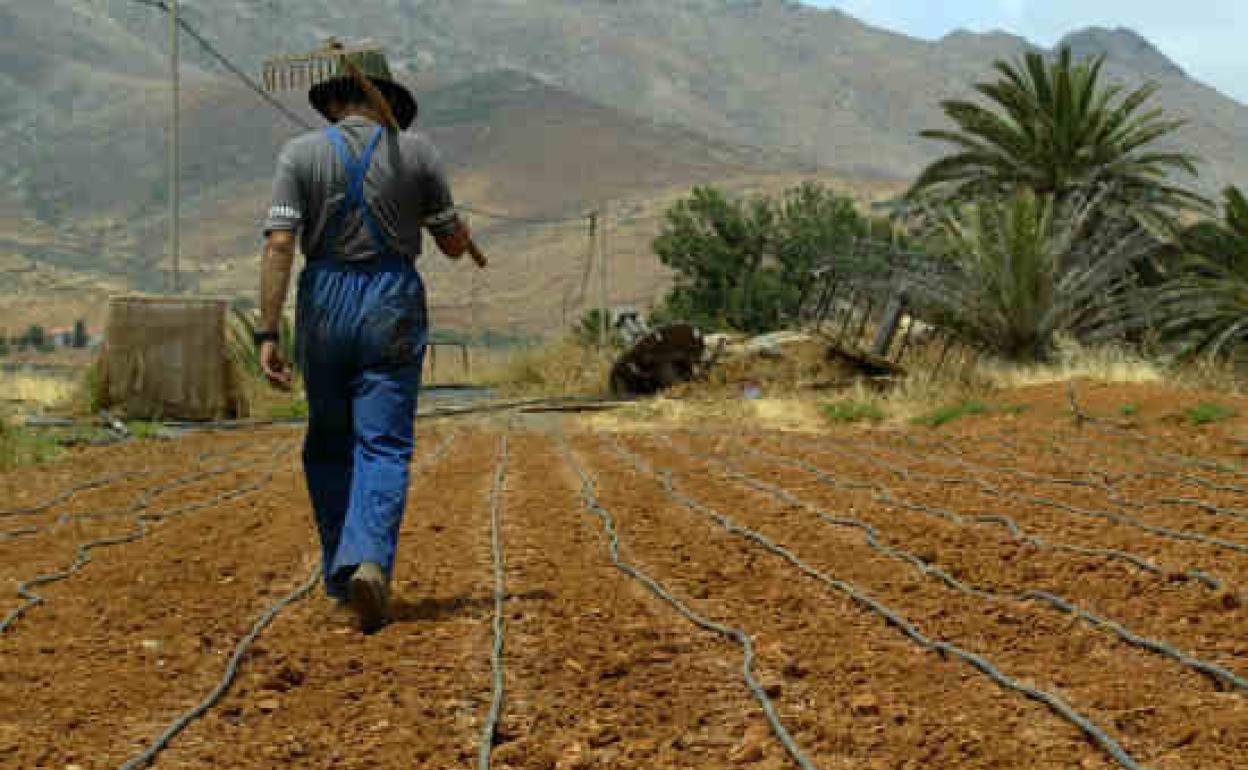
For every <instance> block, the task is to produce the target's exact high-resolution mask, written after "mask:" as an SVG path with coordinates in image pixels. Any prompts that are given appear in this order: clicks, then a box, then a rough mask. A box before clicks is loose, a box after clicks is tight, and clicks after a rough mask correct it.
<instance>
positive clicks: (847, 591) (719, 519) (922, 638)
mask: <svg viewBox="0 0 1248 770" xmlns="http://www.w3.org/2000/svg"><path fill="white" fill-rule="evenodd" d="M613 446H614V449H615V451H616V453H617V454H619V455H620V456H621V457H622V458H624V459H625V460H626V461H628V462H630V463H631V464H632V465H633V466H634V467H635V468H636V469H637V470H638V471H639V472H641V473H643V474H645V475H649V476H655V477H657V479H658V481H659V484H660V486H661V487H662V488H663V490H664V491H665V493H666V494H667V496H668V497H670V498H671V499H672V500H674V501H676V502H677V503H678V504H680V505H682V506H684V507H685V508H687V509H689V510H691V511H694V512H696V513H700V514H702V515H704V516H706V517H708V518H710V519H711V520H712V521H714V522H715V523H717V524H718V525H719V526H720V527H722V528H723V529H725V530H726V531H728V532H730V533H732V534H734V535H737V536H739V537H741V538H744V539H746V540H748V541H750V542H753V543H755V544H756V545H759V546H761V547H763V548H764V549H765V550H767V551H768V552H770V553H771V554H773V555H775V556H777V557H779V558H781V559H783V560H785V561H787V562H788V563H789V564H791V565H793V566H794V567H796V568H797V569H798V570H799V571H800V572H802V573H803V574H805V575H806V576H807V577H810V578H812V579H814V580H816V581H818V582H820V583H822V584H824V585H826V586H827V587H829V588H831V589H833V590H834V591H836V592H838V593H841V594H844V595H845V596H847V597H849V598H850V599H851V600H853V602H854V603H856V604H858V605H859V606H860V607H863V608H864V609H866V610H868V611H870V612H872V613H873V614H875V615H877V616H879V617H881V618H883V619H884V621H885V622H886V623H887V624H888V625H890V626H892V627H894V628H896V629H897V630H898V631H900V632H901V633H902V634H903V635H905V636H906V637H907V638H908V639H910V640H911V641H912V642H914V643H915V644H917V645H918V646H919V647H921V648H923V649H924V650H927V651H929V652H934V653H937V654H939V655H948V656H951V657H955V658H957V659H959V660H961V661H963V662H964V663H966V664H968V665H970V666H971V667H972V668H974V669H976V670H977V671H979V672H980V673H982V674H984V675H985V676H987V677H988V678H989V679H991V680H992V681H993V682H996V683H997V684H998V685H1000V686H1001V687H1003V688H1005V689H1007V690H1012V691H1014V692H1017V693H1019V694H1021V695H1023V696H1025V697H1027V698H1029V699H1031V700H1035V701H1037V702H1039V703H1043V704H1044V705H1046V706H1048V707H1049V709H1050V710H1051V711H1053V712H1054V713H1055V714H1057V715H1058V716H1059V717H1061V718H1062V719H1064V720H1066V721H1067V722H1069V723H1070V724H1072V725H1074V726H1075V727H1077V728H1078V729H1079V730H1080V731H1082V732H1083V734H1084V735H1086V736H1087V737H1088V738H1089V739H1090V740H1091V741H1092V742H1093V743H1095V744H1096V745H1097V746H1098V747H1100V749H1101V750H1102V751H1104V752H1105V753H1106V754H1107V755H1108V756H1109V757H1111V758H1112V759H1113V760H1114V761H1115V762H1117V763H1118V764H1119V765H1121V766H1122V767H1123V768H1126V770H1147V767H1146V766H1145V765H1143V764H1141V763H1139V762H1138V761H1136V760H1135V759H1134V758H1133V757H1132V756H1131V755H1130V754H1128V753H1127V751H1126V750H1125V749H1123V747H1122V746H1121V745H1120V744H1119V743H1118V742H1117V741H1115V740H1114V739H1113V738H1112V737H1110V735H1109V734H1108V733H1106V732H1105V731H1104V730H1102V729H1101V728H1100V727H1098V726H1097V725H1096V724H1094V723H1093V722H1092V721H1091V720H1090V719H1089V718H1088V717H1086V716H1084V715H1082V714H1080V713H1079V712H1078V711H1075V709H1074V708H1072V707H1071V706H1070V705H1069V704H1067V703H1066V701H1064V700H1062V698H1060V697H1059V696H1057V695H1054V694H1053V693H1050V692H1047V691H1045V690H1041V689H1038V688H1036V687H1032V686H1030V685H1028V684H1024V683H1023V682H1020V681H1019V680H1017V679H1014V678H1013V677H1011V676H1009V675H1008V674H1005V673H1004V672H1002V671H1001V670H1000V669H998V668H997V667H996V666H995V665H993V663H992V662H991V661H989V660H988V659H987V658H985V657H984V656H982V655H978V654H976V653H973V652H969V651H967V650H964V649H962V648H961V647H958V646H957V645H954V644H952V643H950V642H945V641H939V640H936V639H932V638H931V637H928V636H926V635H925V634H924V633H923V632H922V631H920V630H919V629H918V627H917V626H915V625H914V624H913V623H912V622H911V621H910V620H908V619H907V618H905V617H904V616H902V615H901V614H900V613H898V612H897V611H895V610H893V609H892V608H890V607H888V606H887V605H885V604H883V603H882V602H880V601H878V600H876V599H873V598H872V597H870V596H869V595H867V594H866V593H865V592H863V591H862V589H860V588H859V587H858V586H856V585H854V584H853V583H850V582H848V581H844V580H840V579H838V578H835V577H832V576H830V575H828V574H826V573H824V572H821V571H819V570H817V569H815V568H814V567H812V566H810V565H809V564H807V563H806V562H805V561H803V560H802V559H801V558H800V557H799V556H797V554H795V553H793V551H791V550H789V549H788V548H785V547H784V546H782V545H779V544H777V543H776V542H775V541H773V540H771V539H770V538H768V537H767V536H766V535H763V534H762V533H760V532H757V531H755V530H753V529H750V528H748V527H745V526H742V525H740V524H738V523H736V522H735V521H733V520H732V519H730V518H729V517H727V516H725V515H724V514H722V513H720V512H718V511H716V510H714V509H712V508H709V507H707V506H705V505H702V504H701V503H699V502H698V501H696V500H694V499H692V498H690V497H688V496H686V495H684V494H682V493H681V492H680V491H679V490H678V489H676V486H675V484H674V482H673V481H672V477H671V474H664V473H662V472H659V471H656V470H655V469H654V468H652V467H650V466H649V465H647V464H646V463H645V461H644V460H642V459H641V458H640V457H638V456H637V455H636V454H633V453H632V452H630V451H628V450H627V449H625V448H624V447H623V446H621V445H620V444H619V442H618V441H614V440H613Z"/></svg>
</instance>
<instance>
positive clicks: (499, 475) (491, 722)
mask: <svg viewBox="0 0 1248 770" xmlns="http://www.w3.org/2000/svg"><path fill="white" fill-rule="evenodd" d="M507 460H508V454H507V434H506V433H504V434H503V437H502V439H500V441H499V448H498V464H497V467H496V469H495V471H494V484H493V486H492V487H491V488H490V554H491V560H492V561H493V563H494V618H493V621H492V627H493V630H494V644H493V646H492V647H491V650H490V671H491V674H492V694H491V697H490V709H489V712H488V713H487V714H486V717H485V722H484V724H483V725H482V726H481V742H480V744H479V745H478V747H477V768H478V770H489V768H490V756H491V754H492V753H493V752H494V740H495V736H496V735H497V733H498V722H499V719H500V718H501V717H502V713H503V695H504V685H505V682H504V678H503V673H504V672H503V648H504V641H505V638H506V625H505V624H506V621H505V620H504V617H503V612H504V604H505V603H506V601H507V585H506V570H507V563H506V560H505V558H504V555H503V539H502V513H503V491H504V489H505V486H506V483H507Z"/></svg>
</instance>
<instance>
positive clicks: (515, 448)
mask: <svg viewBox="0 0 1248 770" xmlns="http://www.w3.org/2000/svg"><path fill="white" fill-rule="evenodd" d="M1209 398H1211V397H1209V396H1207V395H1204V394H1200V393H1195V392H1185V391H1174V390H1170V389H1167V388H1164V387H1162V386H1159V385H1135V386H1116V387H1103V386H1093V385H1090V384H1084V385H1081V386H1080V389H1079V391H1078V401H1077V403H1078V405H1079V409H1080V411H1081V412H1083V413H1085V414H1087V415H1088V416H1092V417H1095V418H1098V419H1097V421H1092V422H1083V423H1079V422H1077V421H1076V420H1074V419H1073V417H1072V413H1071V408H1070V401H1069V398H1068V394H1067V391H1066V390H1065V388H1064V387H1062V386H1045V387H1037V388H1033V389H1030V390H1027V391H1022V392H1018V393H1015V394H1011V398H1010V403H1011V404H1015V405H1020V406H1023V407H1026V408H1025V409H1013V410H1010V411H1009V412H1008V413H1007V412H999V413H992V414H985V415H979V416H972V417H967V418H965V419H963V420H959V421H956V422H953V423H950V424H948V425H946V426H944V427H941V428H936V429H932V428H918V427H910V426H906V427H900V426H891V427H879V428H871V429H861V428H848V427H829V428H827V429H825V430H820V431H783V432H782V431H777V430H762V429H751V428H749V427H748V426H744V425H740V424H736V425H728V426H724V425H707V426H705V427H704V428H702V429H691V428H690V427H688V426H685V427H682V428H679V429H674V428H673V429H662V430H649V431H640V430H634V429H631V428H630V429H628V430H616V431H601V430H599V431H592V430H588V429H586V427H585V425H584V424H583V423H578V422H576V421H574V420H569V421H567V422H562V421H558V420H555V419H553V418H548V419H544V420H541V421H536V420H533V421H529V420H524V419H516V420H512V421H510V422H507V421H505V420H504V419H501V418H500V419H496V420H493V421H490V422H471V423H470V422H451V421H444V422H440V423H436V424H428V425H422V427H421V439H422V440H421V444H420V447H419V449H418V452H417V458H416V461H415V466H414V473H413V477H412V484H411V490H410V497H409V508H408V516H407V519H406V522H405V525H404V530H403V541H402V543H401V546H400V563H399V565H398V568H397V575H396V584H395V594H396V595H395V612H394V614H395V618H394V622H393V623H392V624H391V625H389V626H388V627H387V628H385V629H384V630H383V631H382V632H381V633H379V634H377V635H375V636H371V637H364V636H362V635H360V634H359V633H358V632H357V631H355V630H354V628H352V627H351V626H350V625H348V624H346V623H344V622H343V621H342V619H341V618H340V617H338V616H337V615H336V614H335V613H334V611H333V609H332V607H331V606H330V603H329V602H328V600H327V599H326V598H325V597H324V595H323V593H321V592H320V591H319V589H318V590H316V591H313V592H312V593H311V594H310V595H307V596H305V597H302V598H297V599H296V600H295V601H294V602H293V603H291V604H290V605H289V606H287V607H285V608H284V609H283V610H282V611H281V612H280V613H279V614H277V616H276V617H275V619H274V620H273V622H272V624H271V625H269V626H268V627H267V628H265V629H264V630H263V631H262V632H261V633H260V635H259V636H258V638H257V639H256V640H255V642H254V644H252V645H250V646H249V647H248V648H247V650H246V653H245V655H243V657H242V658H241V662H240V665H239V666H238V672H237V678H236V679H235V680H233V681H232V683H231V687H230V688H229V690H228V691H227V692H226V693H225V694H224V696H223V697H222V698H221V699H220V701H219V702H217V703H215V704H214V705H213V706H212V707H211V708H209V709H207V711H206V712H205V713H203V714H202V715H201V716H200V717H199V718H197V719H194V720H192V721H190V723H189V724H188V725H187V726H186V728H185V730H183V731H181V732H180V733H178V734H177V735H176V736H175V737H174V738H173V739H172V741H171V742H170V743H169V745H168V747H167V748H166V749H165V750H164V751H163V752H162V753H160V754H159V755H158V757H157V758H156V762H155V767H158V768H221V769H225V768H230V769H234V768H239V769H241V768H278V767H292V768H293V767H300V768H302V767H307V768H343V769H346V768H360V769H363V768H412V767H417V768H438V769H442V768H452V767H472V766H474V765H477V763H478V752H479V749H480V745H481V743H482V740H483V728H484V727H486V726H487V715H488V713H489V710H490V706H491V702H492V698H493V697H494V694H495V690H494V681H493V679H492V663H493V659H492V654H491V653H492V650H493V649H494V644H495V639H496V637H495V624H494V622H495V620H496V619H495V609H494V608H495V595H494V586H495V583H494V581H495V577H496V572H495V561H494V558H493V550H492V525H493V522H494V521H495V514H497V521H498V522H499V524H500V527H499V530H498V531H497V533H496V534H497V536H498V544H499V546H500V551H501V554H502V557H503V562H502V571H501V576H502V580H503V584H504V586H505V595H504V596H503V602H502V606H503V608H504V612H503V614H502V616H501V618H499V620H501V621H502V622H501V628H502V642H503V647H502V655H501V663H502V673H503V683H504V688H503V690H502V700H501V710H500V712H499V719H498V722H497V729H496V730H495V731H494V732H493V735H492V738H490V739H489V751H488V756H489V759H490V761H491V764H492V766H493V767H496V768H526V769H533V770H537V769H539V768H541V769H553V770H577V769H585V768H608V767H609V768H637V769H638V770H640V769H641V768H729V767H757V768H764V769H771V768H787V767H797V766H799V765H803V764H804V766H805V767H812V768H820V769H821V770H842V769H845V770H847V769H848V768H868V769H869V770H901V769H907V770H911V769H913V770H917V769H918V768H923V769H924V770H928V769H936V768H940V769H943V768H955V767H956V768H965V769H969V770H980V769H987V768H1018V769H1019V770H1023V769H1032V768H1045V769H1047V768H1052V769H1053V770H1057V769H1058V768H1062V769H1063V770H1068V769H1070V768H1078V769H1081V770H1099V769H1101V768H1115V767H1128V768H1137V767H1138V768H1153V769H1154V770H1180V768H1184V769H1188V770H1233V769H1234V768H1242V767H1244V766H1245V760H1244V757H1246V756H1248V608H1246V607H1245V603H1246V602H1248V470H1245V469H1244V468H1246V467H1248V460H1246V455H1248V443H1245V441H1244V439H1242V438H1240V437H1245V438H1248V423H1246V422H1245V420H1244V419H1243V418H1240V417H1232V418H1229V419H1226V420H1221V421H1217V422H1214V423H1211V424H1208V425H1204V426H1196V425H1193V424H1191V421H1190V420H1186V419H1185V418H1184V414H1185V410H1186V409H1188V408H1189V407H1192V406H1195V405H1197V404H1200V403H1202V402H1204V401H1207V400H1209ZM1219 400H1220V401H1221V402H1223V403H1225V404H1226V405H1228V406H1232V407H1235V408H1237V409H1239V410H1240V413H1241V414H1248V404H1246V403H1243V400H1242V399H1234V398H1231V397H1219ZM1126 406H1130V407H1132V408H1131V409H1126V410H1124V409H1123V407H1126ZM299 440H300V434H299V431H298V430H296V429H265V430H258V431H255V432H251V433H245V434H244V433H237V432H225V433H220V434H204V435H196V436H192V437H188V438H184V439H182V440H179V441H176V442H139V443H132V444H129V445H126V446H122V447H117V448H111V449H91V450H84V451H82V452H80V453H77V454H75V455H74V456H72V457H71V458H69V459H67V460H65V461H62V462H58V463H55V464H53V465H50V466H45V467H43V468H40V469H37V470H32V469H27V470H24V471H20V472H15V473H12V474H8V475H6V476H0V581H3V584H4V586H5V588H6V592H5V594H4V595H3V599H2V600H0V614H2V613H9V612H10V611H15V612H17V613H19V614H18V615H17V616H16V617H15V618H14V619H13V620H12V622H11V624H10V625H9V626H8V627H7V628H6V629H5V630H3V631H0V693H2V695H0V766H4V767H12V768H56V769H57V770H65V769H68V768H79V769H80V770H96V769H102V768H118V767H123V766H124V765H125V763H126V762H127V760H128V759H130V758H131V757H134V756H136V755H138V754H139V753H140V752H142V751H143V750H144V748H145V747H147V746H148V745H149V744H150V743H151V742H152V741H153V740H154V739H155V738H156V737H157V736H158V735H160V734H161V733H162V732H163V731H164V730H165V729H166V728H167V727H169V726H170V725H171V724H172V723H174V721H175V720H176V719H178V718H179V717H180V716H181V715H183V714H185V713H187V712H188V711H189V710H190V709H192V708H193V707H194V706H196V704H198V703H200V702H201V701H202V700H203V699H204V698H205V697H206V696H207V695H208V694H209V693H210V692H211V691H212V690H213V689H214V687H216V686H217V685H218V684H219V683H220V682H221V681H222V678H223V676H224V675H225V674H226V672H227V670H228V669H229V668H230V661H231V655H233V654H234V652H235V649H236V647H237V646H238V645H239V643H240V641H242V640H243V639H244V637H245V636H246V635H247V634H248V632H249V631H250V630H251V629H252V627H253V624H255V623H256V621H257V620H258V619H259V618H260V617H261V616H262V615H263V614H264V613H265V612H266V610H267V609H269V608H270V607H272V606H273V605H274V604H275V603H276V602H278V601H279V600H281V599H282V598H283V597H287V596H288V595H290V594H291V592H292V591H294V590H295V589H296V588H297V587H298V586H299V585H300V584H302V583H304V582H305V581H306V579H307V577H308V575H309V574H310V571H311V570H312V569H313V568H314V567H315V564H316V546H315V543H314V540H313V534H312V530H311V524H310V516H309V513H308V503H307V497H306V494H305V492H304V490H303V486H302V479H301V477H300V475H299V464H298V442H299ZM504 442H505V445H504ZM504 446H505V453H504ZM504 458H505V460H504ZM504 462H505V464H503V465H501V466H500V463H504ZM500 479H501V486H496V481H498V480H500ZM70 491H72V492H73V493H72V494H66V493H67V492H70ZM46 503H51V504H50V505H47V504H46ZM144 522H150V523H144ZM612 532H614V533H615V535H616V536H618V558H619V561H620V564H621V565H624V566H625V567H626V569H621V568H620V567H619V566H617V564H616V563H615V562H613V560H612V553H611V550H610V547H609V546H610V544H611V542H612V541H611V538H610V533H612ZM127 535H129V536H130V537H127V538H126V539H127V540H130V542H117V543H115V544H110V542H109V541H113V540H117V539H119V538H121V537H122V536H127ZM101 540H103V541H105V542H103V543H99V544H98V545H95V546H94V547H91V548H88V549H86V550H85V553H86V555H87V556H89V558H90V561H89V562H85V563H84V562H83V560H82V558H81V555H82V554H83V553H84V551H83V549H82V548H81V546H83V544H87V543H92V542H93V541H95V542H97V543H98V542H99V541H101ZM71 566H72V567H74V568H75V570H74V571H73V573H72V574H71V575H69V576H68V577H67V578H66V579H64V580H61V581H59V582H53V583H49V584H47V585H41V586H38V587H35V588H33V589H32V590H33V591H34V593H35V594H38V595H39V596H40V597H41V598H42V602H41V603H37V604H30V602H29V601H27V600H25V599H23V598H22V597H20V596H19V595H18V594H17V593H16V591H15V590H13V589H14V588H15V587H16V585H17V584H18V583H19V582H20V581H23V580H28V579H30V578H33V577H36V576H39V575H43V574H48V573H55V572H58V571H60V570H64V569H66V568H70V567H71ZM660 594H661V595H660ZM664 597H666V598H664ZM669 599H670V600H671V601H669ZM673 602H674V603H673ZM734 635H735V636H734ZM741 639H748V640H749V641H750V642H751V644H752V653H753V659H752V661H751V662H750V675H751V677H752V679H753V680H754V681H756V682H757V684H758V687H757V691H756V692H755V691H752V690H751V689H750V687H748V686H747V683H746V680H745V679H744V678H743V665H744V663H745V661H744V658H743V650H742V647H741V645H740V644H739V641H740V640H741ZM764 702H765V703H766V704H767V709H769V710H771V714H772V717H773V718H771V719H769V716H768V713H767V711H766V710H765V709H764V707H763V703H764ZM782 737H783V740H782V739H781V738H782ZM786 744H787V747H786Z"/></svg>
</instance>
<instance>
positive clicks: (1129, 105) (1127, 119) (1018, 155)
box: [908, 47, 1207, 213]
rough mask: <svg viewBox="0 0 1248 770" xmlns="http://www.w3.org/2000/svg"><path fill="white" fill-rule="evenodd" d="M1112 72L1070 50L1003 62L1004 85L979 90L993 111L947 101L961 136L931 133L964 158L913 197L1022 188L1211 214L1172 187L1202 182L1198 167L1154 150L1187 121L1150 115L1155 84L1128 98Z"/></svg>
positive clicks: (927, 177)
mask: <svg viewBox="0 0 1248 770" xmlns="http://www.w3.org/2000/svg"><path fill="white" fill-rule="evenodd" d="M1104 64H1105V58H1104V57H1103V56H1101V57H1096V58H1092V59H1085V60H1080V61H1079V62H1074V61H1073V60H1072V55H1071V52H1070V49H1069V48H1068V47H1067V48H1063V49H1062V50H1061V52H1060V53H1059V54H1058V56H1057V57H1056V59H1054V60H1053V61H1046V60H1045V57H1044V56H1042V55H1041V54H1039V53H1029V54H1027V55H1026V57H1025V58H1024V59H1023V61H1022V62H1018V63H1010V62H1006V61H1000V60H999V61H997V62H996V63H995V64H994V65H993V66H994V68H995V70H996V71H997V72H998V73H999V74H1000V76H1001V77H1000V79H998V80H997V81H996V82H993V83H978V84H976V85H975V90H976V91H978V92H979V93H980V94H982V95H983V96H985V97H987V99H988V100H989V102H990V103H989V104H987V105H984V104H977V103H974V102H969V101H962V100H950V101H945V102H942V104H941V107H942V108H943V110H944V112H945V114H946V115H948V116H949V118H950V119H951V120H952V121H953V122H954V123H956V124H957V127H958V130H944V129H940V130H930V131H923V132H922V136H924V137H926V138H929V139H936V140H939V141H943V142H948V143H949V144H952V145H954V147H956V148H957V150H956V151H955V152H954V153H953V154H951V155H949V156H947V157H945V158H942V159H940V160H938V161H936V162H935V163H933V164H932V165H930V166H929V167H928V168H927V169H926V170H925V171H924V172H923V173H922V175H921V176H920V177H919V179H918V181H916V182H915V183H914V186H913V187H912V188H911V190H910V192H909V196H908V197H911V198H915V197H916V196H919V195H920V194H923V193H928V194H936V195H937V196H939V197H953V198H962V199H969V198H973V197H974V196H976V195H979V194H983V193H984V192H989V193H994V194H1009V193H1010V192H1011V191H1012V190H1014V189H1017V188H1020V187H1023V188H1027V189H1030V190H1031V191H1033V192H1034V193H1036V194H1037V195H1042V196H1044V195H1052V196H1054V198H1055V199H1056V200H1057V201H1059V202H1060V201H1062V200H1064V199H1066V198H1068V197H1070V196H1071V195H1074V194H1077V193H1081V192H1082V193H1083V194H1091V193H1092V192H1093V191H1099V190H1110V191H1112V195H1111V196H1110V201H1113V202H1119V203H1126V204H1128V205H1131V206H1133V207H1134V206H1140V205H1142V206H1143V207H1144V208H1145V209H1151V210H1153V211H1157V212H1158V213H1163V212H1167V211H1173V210H1174V209H1178V208H1182V207H1186V206H1193V205H1194V206H1202V205H1206V204H1207V202H1206V201H1205V200H1204V199H1203V198H1201V197H1200V196H1199V195H1196V194H1194V193H1192V192H1190V191H1187V190H1185V189H1183V188H1182V187H1179V186H1177V185H1175V184H1173V183H1172V182H1171V181H1170V179H1171V176H1172V175H1173V174H1176V173H1183V174H1190V175H1193V176H1194V175H1195V174H1196V173H1197V172H1196V158H1195V157H1194V156H1192V155H1190V154H1188V153H1184V152H1178V151H1166V150H1160V149H1157V148H1156V147H1155V143H1156V142H1157V140H1159V139H1161V138H1163V137H1166V136H1168V135H1170V134H1172V133H1173V132H1175V131H1176V130H1178V129H1179V128H1180V127H1182V126H1183V125H1184V123H1185V121H1183V120H1177V119H1171V118H1167V117H1166V115H1165V112H1164V111H1163V110H1162V109H1161V108H1152V109H1147V110H1146V109H1145V106H1146V104H1147V103H1148V101H1149V100H1150V99H1151V98H1152V97H1153V95H1154V94H1155V93H1156V92H1157V89H1158V86H1157V85H1156V84H1155V83H1149V84H1147V85H1144V86H1141V87H1140V88H1137V89H1135V90H1134V91H1131V92H1130V93H1129V94H1126V95H1125V96H1123V94H1124V91H1125V88H1124V87H1123V86H1122V85H1121V84H1118V83H1111V84H1104V83H1103V82H1102V77H1101V76H1102V70H1103V68H1104Z"/></svg>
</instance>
